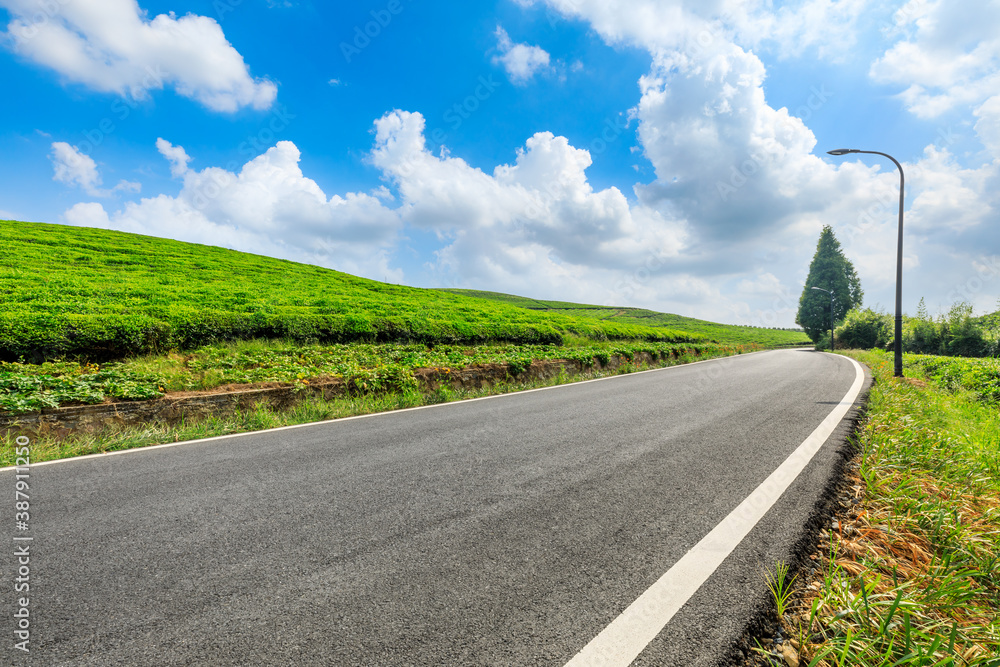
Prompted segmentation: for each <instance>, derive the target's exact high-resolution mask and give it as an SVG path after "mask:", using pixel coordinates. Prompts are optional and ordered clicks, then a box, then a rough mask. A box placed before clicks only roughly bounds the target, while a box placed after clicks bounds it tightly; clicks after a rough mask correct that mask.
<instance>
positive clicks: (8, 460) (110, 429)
mask: <svg viewBox="0 0 1000 667" xmlns="http://www.w3.org/2000/svg"><path fill="white" fill-rule="evenodd" d="M743 351H744V350H743V349H742V348H725V347H721V346H710V347H708V348H706V349H703V350H702V351H701V352H699V353H698V354H684V355H682V356H680V357H679V358H672V357H669V356H667V357H661V358H660V361H659V362H658V363H656V364H655V365H654V366H652V367H651V366H647V365H645V364H633V363H625V364H623V365H622V366H620V367H619V368H618V369H617V370H615V371H595V372H591V373H585V374H581V375H573V376H570V375H568V374H566V373H565V372H563V373H560V375H559V376H557V377H556V378H553V379H551V380H545V381H542V380H537V381H524V382H521V381H517V380H512V381H507V382H500V383H496V384H494V385H492V386H491V387H489V388H487V389H481V390H462V389H451V388H447V387H442V388H440V389H438V390H437V391H435V392H431V393H422V392H420V391H418V390H417V389H416V388H415V386H414V385H407V386H405V387H404V388H403V389H402V390H399V391H380V392H373V393H369V394H365V395H360V396H346V397H342V398H335V399H330V400H325V399H323V398H321V397H316V396H311V397H307V398H305V399H303V400H302V401H300V402H299V403H297V404H296V405H295V406H294V407H292V408H291V409H287V410H280V411H279V410H274V409H271V408H270V407H268V406H265V405H264V404H257V405H256V406H255V407H254V408H252V409H249V410H244V411H237V412H234V413H233V414H231V415H227V416H224V417H207V418H202V419H199V420H197V421H193V422H189V423H183V422H182V423H179V424H175V425H168V424H165V423H152V424H147V425H144V426H142V427H137V426H119V425H109V426H106V427H105V428H104V429H102V430H101V431H99V432H96V433H78V434H73V435H70V436H67V437H65V438H56V437H54V436H41V437H38V438H37V439H33V440H32V447H31V460H32V462H33V463H41V462H43V461H53V460H57V459H65V458H72V457H75V456H86V455H89V454H103V453H108V452H114V451H121V450H126V449H134V448H139V447H147V446H151V445H159V444H167V443H173V442H183V441H186V440H197V439H201V438H211V437H215V436H222V435H232V434H235V433H246V432H252V431H261V430H265V429H270V428H278V427H281V426H292V425H296V424H309V423H313V422H319V421H326V420H330V419H340V418H343V417H352V416H358V415H366V414H373V413H378V412H388V411H391V410H400V409H405V408H414V407H419V406H423V405H434V404H438V403H447V402H451V401H460V400H467V399H471V398H481V397H484V396H495V395H499V394H507V393H512V392H518V391H524V390H527V389H539V388H542V387H548V386H555V385H561V384H569V383H573V382H580V381H583V380H592V379H596V378H600V377H607V376H610V375H621V374H627V373H632V372H636V371H642V370H648V369H649V368H664V367H668V366H676V365H681V364H684V363H690V362H694V361H703V360H707V359H714V358H718V357H726V356H731V355H733V354H738V353H742V352H743ZM16 435H17V434H16V433H15V432H9V433H7V434H6V435H3V436H2V446H0V466H10V465H13V464H14V460H15V456H14V452H15V444H14V439H15V437H16Z"/></svg>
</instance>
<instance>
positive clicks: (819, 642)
mask: <svg viewBox="0 0 1000 667" xmlns="http://www.w3.org/2000/svg"><path fill="white" fill-rule="evenodd" d="M846 354H848V355H849V356H851V357H853V358H855V359H857V360H858V361H861V362H863V363H865V364H867V365H868V366H869V367H870V368H871V369H872V372H873V374H874V377H875V385H874V387H873V388H872V391H871V395H870V397H869V404H868V408H867V414H866V416H865V419H864V421H863V423H862V425H861V427H860V430H859V443H858V444H859V446H860V449H861V454H860V468H859V470H858V474H857V476H856V479H855V481H856V482H857V486H856V488H857V494H858V496H859V497H863V499H864V500H863V503H861V505H859V506H858V507H857V508H856V509H855V510H853V511H852V512H851V513H850V514H849V515H848V516H847V517H842V519H841V522H842V526H841V530H840V531H839V532H837V531H831V533H830V534H828V535H827V537H826V540H825V545H824V550H825V551H826V552H827V554H828V555H827V557H826V558H825V559H824V560H825V562H824V564H823V565H822V567H821V568H820V576H819V578H818V579H817V580H815V581H814V583H813V584H812V588H811V589H808V590H807V595H806V596H805V597H804V598H803V599H801V600H800V601H799V606H798V610H797V612H796V614H794V615H793V616H792V617H791V620H792V622H791V623H789V622H788V618H789V617H786V622H785V627H786V631H787V632H788V633H790V634H791V636H792V637H797V642H798V643H799V645H800V650H801V651H802V652H803V655H804V657H806V658H808V661H806V660H804V661H803V662H802V664H803V665H805V664H808V665H811V666H814V665H820V664H825V665H837V666H838V667H840V666H848V665H850V666H860V667H867V666H876V665H878V666H886V667H888V666H890V665H955V666H964V665H992V666H997V665H1000V402H998V400H997V399H998V397H997V396H996V395H995V394H993V393H991V392H988V391H982V390H981V387H979V386H978V385H977V384H976V383H975V382H972V381H971V380H969V378H971V377H973V375H972V374H970V372H969V369H970V362H981V363H982V364H983V365H985V364H987V363H993V368H995V362H991V360H968V359H952V358H940V357H937V358H934V359H935V360H936V361H935V363H929V362H928V359H927V358H924V357H919V356H916V355H905V357H904V374H905V375H906V376H907V378H906V379H903V380H900V379H897V378H893V377H892V363H891V362H892V359H891V356H890V355H888V354H886V353H884V352H847V353H846ZM947 366H953V367H954V368H957V369H961V370H963V371H965V372H961V373H957V376H958V377H961V378H964V379H963V380H962V381H961V382H954V381H953V380H952V379H948V378H949V377H954V375H955V374H952V375H949V374H947V373H941V372H940V371H941V369H942V368H944V367H947Z"/></svg>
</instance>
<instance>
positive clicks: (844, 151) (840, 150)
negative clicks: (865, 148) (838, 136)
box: [827, 148, 861, 155]
mask: <svg viewBox="0 0 1000 667" xmlns="http://www.w3.org/2000/svg"><path fill="white" fill-rule="evenodd" d="M860 152H861V151H860V150H859V149H857V148H837V149H835V150H832V151H827V154H829V155H847V154H848V153H860Z"/></svg>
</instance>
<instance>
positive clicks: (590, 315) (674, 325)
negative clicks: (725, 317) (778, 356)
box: [441, 289, 809, 347]
mask: <svg viewBox="0 0 1000 667" xmlns="http://www.w3.org/2000/svg"><path fill="white" fill-rule="evenodd" d="M441 291H443V292H450V293H452V294H461V295H463V296H472V297H477V298H480V299H487V300H491V301H499V302H501V303H507V304H511V305H515V306H520V307H521V308H527V309H529V310H534V311H539V312H545V313H552V314H557V315H569V316H572V317H575V318H577V319H584V318H587V319H592V320H600V321H601V322H606V323H609V324H610V323H621V324H628V325H636V326H642V327H654V328H659V327H666V328H670V329H677V330H680V331H690V332H693V333H699V334H702V335H704V336H707V337H708V338H710V339H712V340H714V341H716V342H719V343H725V344H728V345H749V344H757V345H764V346H767V347H782V346H789V347H791V346H800V345H803V344H807V343H808V342H809V338H808V337H807V336H806V335H805V334H804V333H803V332H802V331H801V330H794V329H777V328H770V329H769V328H763V327H751V326H737V325H729V324H716V323H715V322H706V321H705V320H698V319H694V318H691V317H684V316H682V315H672V314H670V313H658V312H656V311H653V310H644V309H642V308H624V307H609V306H594V305H588V304H581V303H567V302H564V301H539V300H537V299H529V298H527V297H521V296H514V295H511V294H502V293H500V292H481V291H478V290H465V289H448V290H441Z"/></svg>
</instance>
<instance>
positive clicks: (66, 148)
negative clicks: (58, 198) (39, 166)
mask: <svg viewBox="0 0 1000 667" xmlns="http://www.w3.org/2000/svg"><path fill="white" fill-rule="evenodd" d="M49 158H50V159H51V160H52V166H53V168H54V169H55V174H54V175H53V176H52V180H54V181H56V182H59V183H65V184H66V185H75V186H78V187H80V188H82V189H83V191H84V192H86V193H87V194H89V195H91V196H92V197H110V196H111V195H112V194H113V193H114V192H116V191H119V190H125V191H130V192H138V191H139V184H138V183H132V182H129V181H124V180H123V181H121V182H120V183H118V185H116V186H115V187H114V188H112V189H111V190H103V189H101V188H100V187H98V186H100V185H101V183H102V179H101V174H100V172H99V171H98V170H97V163H96V162H94V160H93V158H91V157H90V156H89V155H85V154H83V153H82V152H80V149H78V148H77V147H76V146H70V145H69V144H68V143H66V142H64V141H56V142H53V144H52V152H51V153H50V155H49Z"/></svg>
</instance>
